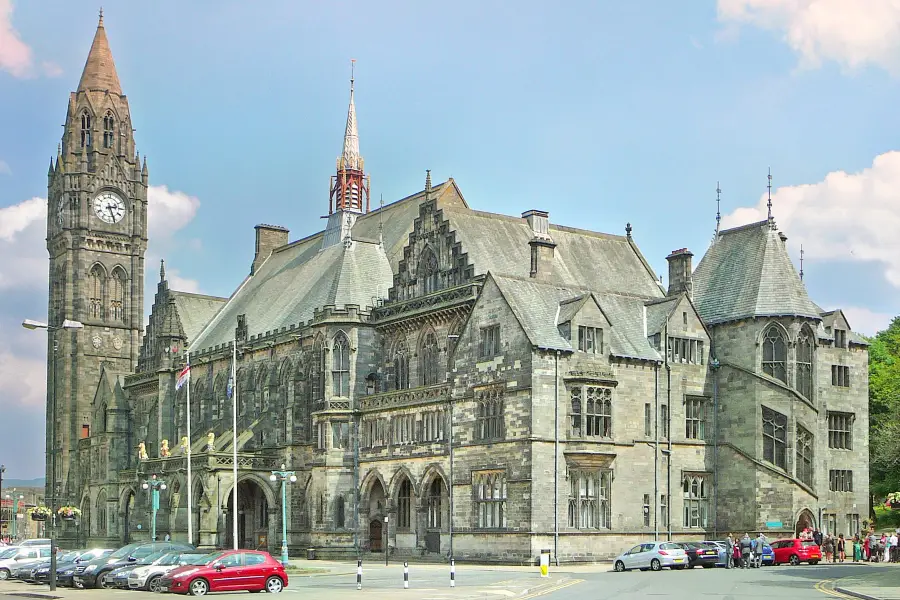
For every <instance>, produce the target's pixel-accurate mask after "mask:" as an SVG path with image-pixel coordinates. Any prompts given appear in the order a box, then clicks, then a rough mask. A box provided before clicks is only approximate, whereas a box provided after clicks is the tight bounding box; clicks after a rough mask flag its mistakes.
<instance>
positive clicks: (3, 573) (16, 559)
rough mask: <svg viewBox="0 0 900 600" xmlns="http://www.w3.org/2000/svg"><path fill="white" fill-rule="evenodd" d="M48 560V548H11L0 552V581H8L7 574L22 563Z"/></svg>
mask: <svg viewBox="0 0 900 600" xmlns="http://www.w3.org/2000/svg"><path fill="white" fill-rule="evenodd" d="M40 558H50V546H27V547H22V546H13V547H12V548H5V549H4V550H3V551H2V552H0V579H9V572H10V571H11V570H12V569H14V568H16V567H18V566H19V564H21V563H22V561H26V560H37V559H40Z"/></svg>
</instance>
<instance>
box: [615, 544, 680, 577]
mask: <svg viewBox="0 0 900 600" xmlns="http://www.w3.org/2000/svg"><path fill="white" fill-rule="evenodd" d="M687 564H688V556H687V553H686V552H685V551H684V548H682V547H681V546H680V545H679V544H676V543H675V542H644V543H643V544H638V545H637V546H635V547H633V548H631V549H630V550H628V551H627V552H623V553H622V554H620V555H619V556H617V557H616V560H615V561H613V568H615V570H616V571H619V572H621V571H629V570H631V569H640V570H642V571H646V570H647V569H650V570H651V571H659V570H661V569H662V568H663V567H669V568H670V569H683V568H685V567H686V566H687Z"/></svg>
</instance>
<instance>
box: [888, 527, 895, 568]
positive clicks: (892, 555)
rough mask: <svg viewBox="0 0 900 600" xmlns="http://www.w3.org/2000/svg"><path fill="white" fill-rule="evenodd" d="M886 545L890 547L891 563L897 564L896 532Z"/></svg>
mask: <svg viewBox="0 0 900 600" xmlns="http://www.w3.org/2000/svg"><path fill="white" fill-rule="evenodd" d="M888 543H889V544H890V545H891V557H890V559H891V562H897V532H894V533H892V534H891V537H889V538H888Z"/></svg>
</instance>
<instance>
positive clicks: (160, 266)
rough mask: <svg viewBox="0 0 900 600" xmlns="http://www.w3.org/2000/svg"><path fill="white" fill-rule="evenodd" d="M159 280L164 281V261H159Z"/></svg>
mask: <svg viewBox="0 0 900 600" xmlns="http://www.w3.org/2000/svg"><path fill="white" fill-rule="evenodd" d="M159 280H160V281H165V280H166V261H165V259H162V258H161V259H159Z"/></svg>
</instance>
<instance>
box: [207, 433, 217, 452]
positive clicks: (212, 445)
mask: <svg viewBox="0 0 900 600" xmlns="http://www.w3.org/2000/svg"><path fill="white" fill-rule="evenodd" d="M215 449H216V434H214V433H213V432H212V431H210V432H209V433H207V434H206V451H207V452H212V451H213V450H215Z"/></svg>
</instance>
